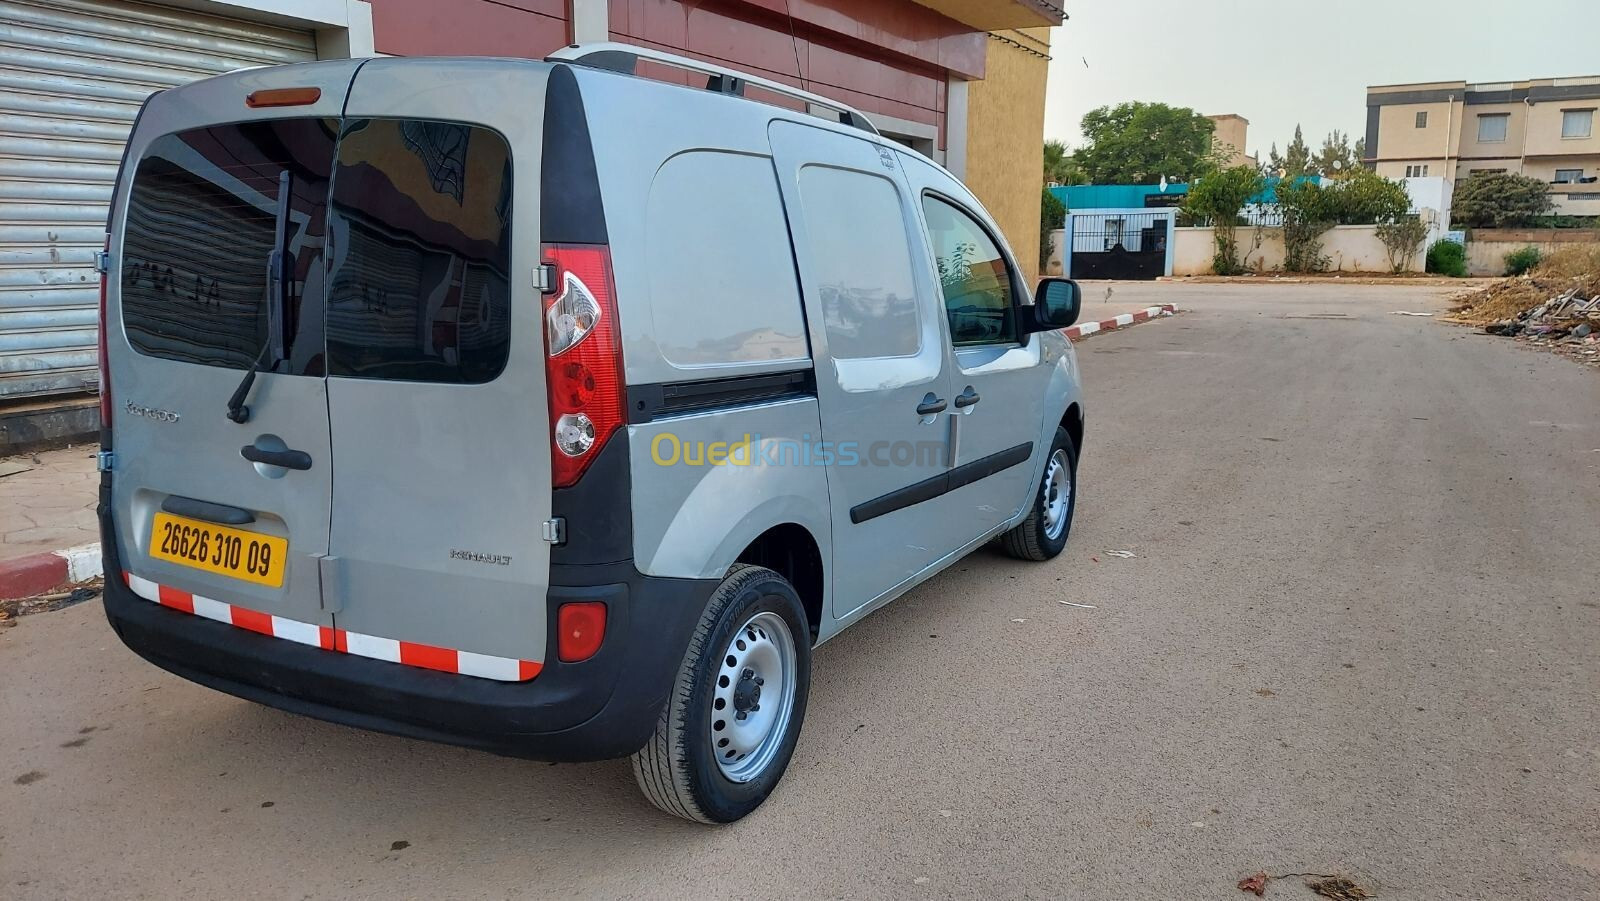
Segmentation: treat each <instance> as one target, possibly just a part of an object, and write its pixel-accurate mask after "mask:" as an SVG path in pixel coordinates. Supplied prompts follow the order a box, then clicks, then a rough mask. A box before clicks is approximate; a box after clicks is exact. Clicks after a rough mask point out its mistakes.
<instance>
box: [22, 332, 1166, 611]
mask: <svg viewBox="0 0 1600 901" xmlns="http://www.w3.org/2000/svg"><path fill="white" fill-rule="evenodd" d="M1176 310H1177V307H1176V306H1175V305H1173V304H1170V303H1165V304H1161V305H1160V306H1154V307H1146V308H1144V309H1142V310H1139V311H1138V312H1135V313H1123V314H1122V315H1121V316H1116V317H1113V318H1111V319H1102V320H1100V321H1099V322H1085V323H1082V324H1081V325H1074V326H1072V327H1070V328H1065V329H1062V331H1063V332H1065V333H1066V335H1067V337H1068V338H1069V339H1071V340H1073V341H1081V340H1083V339H1084V338H1087V337H1089V336H1090V335H1094V334H1098V333H1100V332H1109V331H1112V330H1114V329H1119V328H1126V327H1128V326H1130V325H1133V324H1134V323H1136V322H1144V321H1146V320H1149V319H1157V318H1160V317H1162V316H1171V315H1172V314H1173V313H1174V312H1176ZM101 575H102V572H101V563H100V544H99V543H98V542H96V543H94V544H85V545H80V546H79V547H74V548H68V549H66V550H64V551H50V552H48V553H43V554H33V555H31V556H27V557H17V558H14V559H11V560H0V601H11V600H16V599H18V598H31V597H35V596H37V595H41V594H45V593H47V592H50V591H54V590H56V589H59V588H65V587H67V586H69V585H76V584H78V583H80V582H87V581H89V580H90V579H95V578H98V577H100V576H101Z"/></svg>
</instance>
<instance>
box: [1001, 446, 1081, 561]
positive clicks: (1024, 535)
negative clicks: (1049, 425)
mask: <svg viewBox="0 0 1600 901" xmlns="http://www.w3.org/2000/svg"><path fill="white" fill-rule="evenodd" d="M1053 466H1059V467H1060V472H1059V476H1060V478H1062V479H1063V480H1064V481H1063V482H1061V483H1060V484H1058V486H1057V493H1058V494H1059V493H1060V491H1061V489H1062V488H1065V490H1066V497H1065V502H1066V503H1065V505H1064V509H1062V510H1060V511H1058V513H1057V515H1058V516H1059V520H1054V519H1052V517H1051V513H1052V511H1051V497H1052V496H1051V494H1050V480H1051V476H1052V472H1053V470H1052V467H1053ZM1077 508H1078V451H1077V448H1075V447H1073V446H1072V437H1071V436H1070V435H1068V434H1067V430H1066V429H1063V428H1061V427H1059V426H1058V427H1057V428H1056V437H1055V440H1054V441H1053V442H1051V444H1050V453H1049V454H1048V455H1047V456H1046V457H1045V460H1044V472H1043V473H1041V474H1040V476H1039V487H1038V488H1037V489H1036V490H1035V491H1034V495H1033V508H1032V509H1031V510H1029V511H1028V516H1027V518H1026V519H1024V520H1023V521H1022V522H1020V523H1018V524H1017V526H1016V527H1015V528H1013V529H1012V530H1011V531H1009V532H1006V533H1005V534H1003V535H1001V536H1000V539H999V545H1000V550H1002V551H1004V552H1005V553H1006V554H1007V555H1008V556H1011V557H1015V558H1017V559H1018V560H1035V561H1044V560H1049V559H1051V558H1053V557H1055V556H1056V555H1057V554H1059V553H1061V549H1062V548H1064V547H1066V546H1067V536H1068V535H1069V534H1071V532H1072V514H1073V512H1074V511H1076V510H1077Z"/></svg>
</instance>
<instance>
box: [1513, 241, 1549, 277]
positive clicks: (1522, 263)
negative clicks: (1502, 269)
mask: <svg viewBox="0 0 1600 901" xmlns="http://www.w3.org/2000/svg"><path fill="white" fill-rule="evenodd" d="M1542 259H1544V254H1543V253H1540V252H1539V248H1537V247H1522V248H1518V249H1517V250H1513V251H1511V252H1510V253H1508V254H1506V275H1521V274H1523V273H1524V272H1527V271H1528V270H1529V269H1532V268H1533V267H1535V266H1537V265H1539V261H1540V260H1542Z"/></svg>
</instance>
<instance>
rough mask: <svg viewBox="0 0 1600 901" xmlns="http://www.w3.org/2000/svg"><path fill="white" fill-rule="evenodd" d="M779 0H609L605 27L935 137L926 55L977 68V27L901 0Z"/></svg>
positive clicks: (940, 73) (935, 106)
mask: <svg viewBox="0 0 1600 901" xmlns="http://www.w3.org/2000/svg"><path fill="white" fill-rule="evenodd" d="M784 2H785V0H698V2H697V0H612V3H611V32H612V37H613V39H615V40H619V41H627V42H631V43H638V44H643V45H648V46H656V47H660V48H662V49H666V50H675V51H681V52H687V53H689V54H690V55H693V56H700V57H703V58H707V59H710V60H714V61H716V62H720V63H723V64H726V65H728V66H730V67H733V68H737V69H744V70H748V71H752V72H755V73H757V74H761V75H765V76H766V77H768V78H772V79H774V80H776V81H781V82H784V83H786V84H795V85H798V86H800V87H804V88H806V89H808V90H812V91H815V92H816V93H819V94H823V95H825V96H829V97H834V98H836V99H838V100H842V101H844V102H846V103H849V104H851V105H853V106H856V107H858V108H860V109H861V110H863V111H865V112H868V113H879V114H883V115H889V116H895V117H898V118H902V119H909V120H911V121H914V122H921V123H924V124H928V125H933V126H935V127H936V128H938V129H939V130H940V140H939V141H938V144H939V146H941V147H942V146H944V143H945V142H944V140H943V128H944V111H945V96H946V90H947V87H946V80H947V78H948V73H947V71H946V69H945V67H943V66H941V65H940V64H938V63H937V62H934V61H933V60H935V59H939V58H945V59H951V60H957V61H960V62H961V64H962V65H963V66H964V67H965V69H966V71H968V72H970V71H971V70H972V69H973V68H976V70H977V71H978V72H979V73H981V72H982V61H983V54H984V51H985V44H984V42H985V40H986V37H985V36H984V35H983V34H981V33H973V32H971V31H969V30H967V29H966V26H963V25H961V24H960V23H957V22H954V21H952V20H949V19H945V18H944V17H942V16H938V15H937V14H934V13H931V12H929V11H928V10H926V9H925V8H924V7H921V6H917V5H916V4H914V3H911V2H908V0H789V2H790V3H792V4H793V6H794V20H793V22H792V23H791V20H790V19H789V18H788V16H786V15H783V14H782V8H783V5H784ZM847 10H848V11H847ZM791 25H792V28H793V31H792V32H791ZM969 45H970V46H969ZM974 47H975V50H973V48H974ZM973 57H975V58H976V60H977V63H976V65H975V66H974V65H973V63H972V62H971V58H973Z"/></svg>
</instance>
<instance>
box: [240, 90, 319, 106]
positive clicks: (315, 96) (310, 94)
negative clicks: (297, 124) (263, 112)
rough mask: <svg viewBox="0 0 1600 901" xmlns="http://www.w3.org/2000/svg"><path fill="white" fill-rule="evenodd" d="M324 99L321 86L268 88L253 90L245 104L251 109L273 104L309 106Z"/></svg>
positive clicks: (245, 99)
mask: <svg viewBox="0 0 1600 901" xmlns="http://www.w3.org/2000/svg"><path fill="white" fill-rule="evenodd" d="M321 99H322V89H321V88H266V89H263V90H260V91H251V92H250V96H248V97H246V98H244V105H245V106H248V107H250V108H251V109H262V108H264V107H271V106H308V105H310V104H313V103H316V102H317V101H318V100H321Z"/></svg>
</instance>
